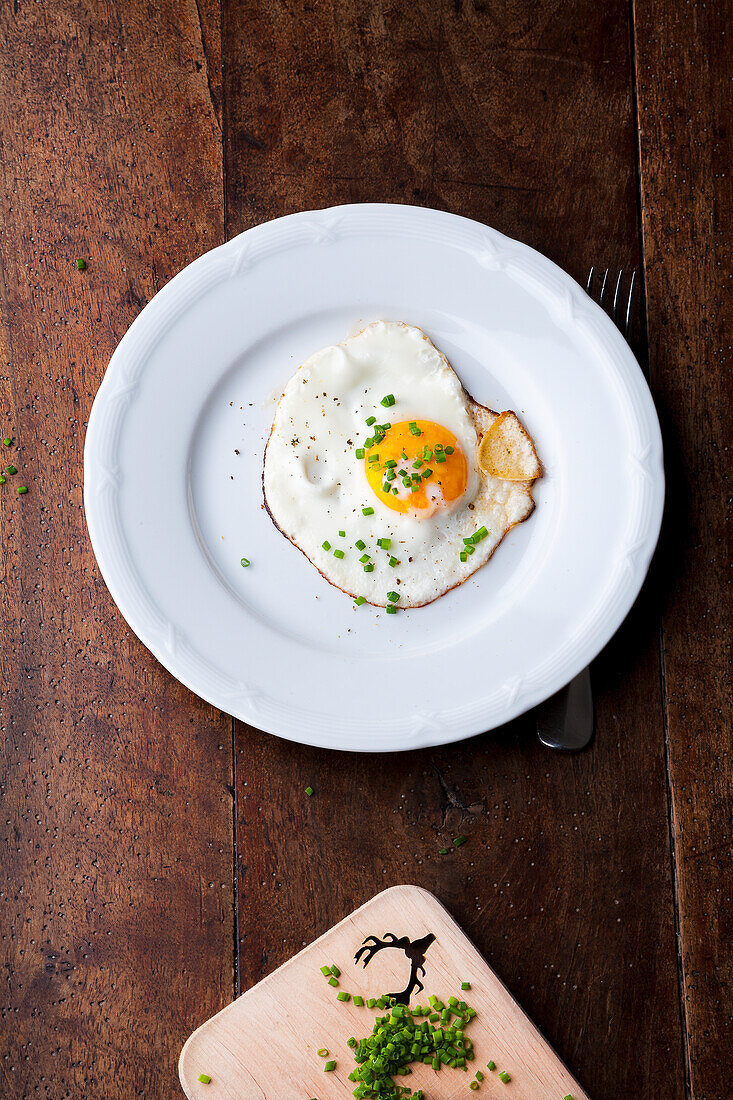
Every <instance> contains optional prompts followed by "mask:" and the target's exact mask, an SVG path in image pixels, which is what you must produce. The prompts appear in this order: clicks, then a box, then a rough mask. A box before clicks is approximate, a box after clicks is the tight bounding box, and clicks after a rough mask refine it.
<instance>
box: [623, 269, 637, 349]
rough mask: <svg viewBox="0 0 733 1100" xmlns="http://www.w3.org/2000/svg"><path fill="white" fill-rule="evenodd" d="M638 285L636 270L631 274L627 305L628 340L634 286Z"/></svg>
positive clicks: (625, 326) (625, 333)
mask: <svg viewBox="0 0 733 1100" xmlns="http://www.w3.org/2000/svg"><path fill="white" fill-rule="evenodd" d="M635 285H636V269H634V271H632V272H631V284H630V286H629V300H628V303H627V305H626V321H625V323H624V336H625V337H626V339H627V340H628V338H629V329H630V328H631V309H632V306H633V304H634V286H635Z"/></svg>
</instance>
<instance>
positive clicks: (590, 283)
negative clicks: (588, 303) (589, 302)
mask: <svg viewBox="0 0 733 1100" xmlns="http://www.w3.org/2000/svg"><path fill="white" fill-rule="evenodd" d="M594 271H595V267H592V268H591V269H590V271H589V272H588V282H587V283H586V284H585V289H586V292H587V293H588V294H590V293H591V290H592V289H593V272H594Z"/></svg>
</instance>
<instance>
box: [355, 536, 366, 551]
mask: <svg viewBox="0 0 733 1100" xmlns="http://www.w3.org/2000/svg"><path fill="white" fill-rule="evenodd" d="M354 546H355V547H356V549H357V550H364V548H365V547H366V543H365V542H364V540H363V539H357V540H356V542H355V543H354Z"/></svg>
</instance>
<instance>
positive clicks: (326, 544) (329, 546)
mask: <svg viewBox="0 0 733 1100" xmlns="http://www.w3.org/2000/svg"><path fill="white" fill-rule="evenodd" d="M321 546H322V547H323V549H324V550H330V549H331V543H330V542H328V540H326V542H322V543H321Z"/></svg>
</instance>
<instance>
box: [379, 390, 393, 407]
mask: <svg viewBox="0 0 733 1100" xmlns="http://www.w3.org/2000/svg"><path fill="white" fill-rule="evenodd" d="M394 403H395V400H394V394H393V393H388V394H387V396H386V397H383V398H382V404H383V405H384V407H385V408H387V409H388V408H389V407H390V406H391V405H394Z"/></svg>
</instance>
